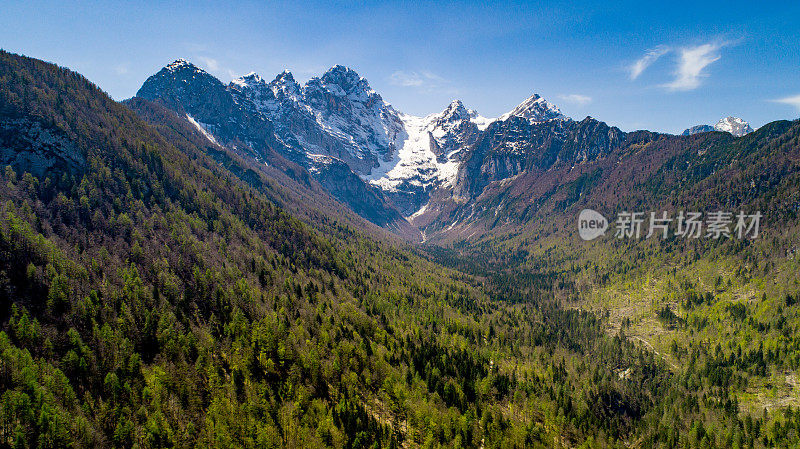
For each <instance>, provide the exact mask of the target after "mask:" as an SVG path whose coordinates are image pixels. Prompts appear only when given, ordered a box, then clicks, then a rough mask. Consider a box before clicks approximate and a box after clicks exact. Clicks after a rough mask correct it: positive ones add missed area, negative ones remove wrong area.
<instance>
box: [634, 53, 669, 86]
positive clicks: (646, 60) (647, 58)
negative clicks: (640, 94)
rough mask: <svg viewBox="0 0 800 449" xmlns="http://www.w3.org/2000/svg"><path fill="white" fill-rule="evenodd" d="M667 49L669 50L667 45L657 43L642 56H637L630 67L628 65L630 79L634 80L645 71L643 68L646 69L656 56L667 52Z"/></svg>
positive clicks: (656, 58) (658, 56)
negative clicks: (656, 45) (657, 44)
mask: <svg viewBox="0 0 800 449" xmlns="http://www.w3.org/2000/svg"><path fill="white" fill-rule="evenodd" d="M669 50H670V49H669V47H666V46H663V45H659V46H658V47H656V48H654V49H652V50H648V51H647V53H645V55H644V56H642V57H641V58H639V59H638V60H637V61H636V62H634V63H633V64H631V66H630V67H628V70H629V71H630V76H631V80H635V79H636V78H638V77H639V75H641V74H642V72H644V71H645V69H647V68H648V67H650V65H651V64H653V63H654V62H656V61H657V60H658V58H660V57H662V56H664V55H665V54H667V53H668V52H669Z"/></svg>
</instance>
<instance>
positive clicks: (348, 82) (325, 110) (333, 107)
mask: <svg viewBox="0 0 800 449" xmlns="http://www.w3.org/2000/svg"><path fill="white" fill-rule="evenodd" d="M228 88H229V90H230V91H231V92H233V93H234V96H235V98H236V99H237V102H238V103H241V104H247V103H251V104H252V105H254V106H255V109H256V111H257V112H259V113H261V114H263V115H264V116H265V117H266V118H268V119H269V120H270V121H271V122H273V123H275V124H276V129H277V131H278V135H279V136H281V138H282V139H283V140H284V141H286V142H292V141H296V143H297V144H298V145H299V146H301V147H302V148H303V151H304V152H305V153H306V154H307V155H309V160H310V161H312V162H313V161H314V160H316V159H317V158H316V156H318V155H324V156H330V157H335V158H338V159H341V160H342V161H344V162H346V163H347V164H348V165H349V166H350V167H351V168H352V169H353V170H355V171H356V172H357V173H359V174H361V175H366V174H369V173H370V171H371V170H372V168H374V167H377V166H378V165H379V164H380V162H381V161H385V160H387V159H389V158H391V157H392V154H393V153H394V152H395V141H396V140H397V138H398V137H399V135H400V134H401V132H402V130H403V125H402V122H401V120H400V118H399V114H398V113H397V112H396V111H395V110H394V109H393V108H392V107H391V105H389V104H388V103H386V102H384V101H383V99H382V98H381V96H380V95H378V94H377V93H376V92H375V91H374V90H372V88H371V87H370V86H369V83H368V82H367V80H366V79H364V78H362V77H360V76H359V75H358V74H357V73H356V72H355V71H353V70H352V69H349V68H347V67H344V66H340V65H337V66H335V67H333V68H331V69H330V70H328V71H327V72H326V73H325V74H324V75H322V76H321V77H315V78H312V79H311V80H309V81H308V82H307V83H306V84H305V85H303V86H301V85H299V84H298V83H297V82H296V81H295V79H294V77H293V76H292V74H291V73H290V72H288V71H284V72H283V73H281V74H279V75H278V76H277V77H276V78H275V79H274V80H273V81H271V82H267V81H266V80H264V79H263V78H261V77H260V76H258V75H256V74H254V73H251V74H248V75H245V76H243V77H241V78H237V79H235V80H233V81H232V82H231V83H230V84H229V86H228Z"/></svg>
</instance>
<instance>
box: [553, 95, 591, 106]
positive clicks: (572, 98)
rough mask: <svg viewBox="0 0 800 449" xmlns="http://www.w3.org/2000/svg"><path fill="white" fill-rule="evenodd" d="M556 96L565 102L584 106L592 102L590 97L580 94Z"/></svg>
mask: <svg viewBox="0 0 800 449" xmlns="http://www.w3.org/2000/svg"><path fill="white" fill-rule="evenodd" d="M558 98H560V99H561V100H563V101H564V102H566V103H572V104H575V105H578V106H586V105H587V104H589V103H591V102H592V97H588V96H586V95H581V94H569V95H559V96H558Z"/></svg>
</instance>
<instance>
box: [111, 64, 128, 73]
mask: <svg viewBox="0 0 800 449" xmlns="http://www.w3.org/2000/svg"><path fill="white" fill-rule="evenodd" d="M114 72H116V74H117V75H127V74H128V64H127V63H124V64H117V65H116V66H115V67H114Z"/></svg>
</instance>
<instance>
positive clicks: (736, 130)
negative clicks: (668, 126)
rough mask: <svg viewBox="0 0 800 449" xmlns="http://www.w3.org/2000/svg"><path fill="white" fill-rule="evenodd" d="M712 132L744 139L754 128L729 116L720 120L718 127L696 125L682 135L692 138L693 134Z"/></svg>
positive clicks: (737, 118)
mask: <svg viewBox="0 0 800 449" xmlns="http://www.w3.org/2000/svg"><path fill="white" fill-rule="evenodd" d="M710 131H720V132H726V133H731V134H733V135H734V136H736V137H742V136H744V135H745V134H749V133H751V132H753V128H752V127H750V124H749V123H747V122H746V121H744V120H742V119H740V118H739V117H733V116H728V117H725V118H722V119H720V120H719V121H718V122H717V124H716V125H714V126H711V125H696V126H692V127H691V128H689V129H687V130H685V131H683V133H682V135H684V136H691V135H693V134H699V133H706V132H710Z"/></svg>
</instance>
